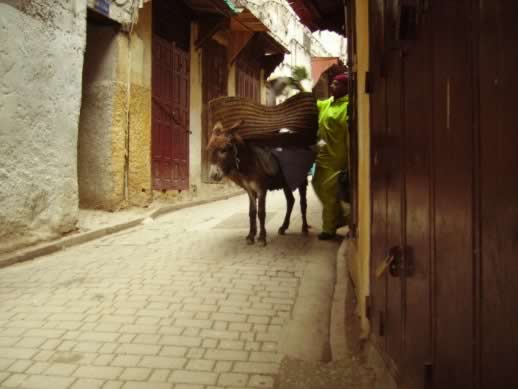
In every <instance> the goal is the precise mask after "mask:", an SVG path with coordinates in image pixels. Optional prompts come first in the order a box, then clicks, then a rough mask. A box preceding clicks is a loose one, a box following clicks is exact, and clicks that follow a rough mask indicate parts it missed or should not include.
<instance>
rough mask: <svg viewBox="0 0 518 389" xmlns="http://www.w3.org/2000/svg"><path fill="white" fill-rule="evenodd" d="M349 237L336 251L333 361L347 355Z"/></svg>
mask: <svg viewBox="0 0 518 389" xmlns="http://www.w3.org/2000/svg"><path fill="white" fill-rule="evenodd" d="M347 244H348V242H347V239H344V240H342V243H341V244H340V248H339V249H338V252H337V253H336V278H335V280H336V281H335V287H334V293H333V302H332V306H331V320H330V329H329V342H330V344H331V356H332V360H333V361H337V360H341V359H344V358H346V357H347V342H346V339H345V318H346V312H345V299H346V297H347V282H348V281H347V277H348V274H347V269H346V264H345V256H346V251H347Z"/></svg>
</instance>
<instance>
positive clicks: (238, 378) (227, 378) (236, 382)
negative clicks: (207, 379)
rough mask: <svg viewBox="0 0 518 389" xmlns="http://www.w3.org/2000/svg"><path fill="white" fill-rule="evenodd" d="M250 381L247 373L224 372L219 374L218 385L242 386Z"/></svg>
mask: <svg viewBox="0 0 518 389" xmlns="http://www.w3.org/2000/svg"><path fill="white" fill-rule="evenodd" d="M247 382H248V375H247V374H236V373H224V374H221V375H220V376H219V379H218V385H221V386H242V387H245V386H246V383H247Z"/></svg>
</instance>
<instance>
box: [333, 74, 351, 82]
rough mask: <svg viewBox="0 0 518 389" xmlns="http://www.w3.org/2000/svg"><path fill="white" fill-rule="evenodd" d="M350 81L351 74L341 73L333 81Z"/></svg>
mask: <svg viewBox="0 0 518 389" xmlns="http://www.w3.org/2000/svg"><path fill="white" fill-rule="evenodd" d="M347 80H349V73H340V74H337V75H336V76H335V78H333V81H339V82H347Z"/></svg>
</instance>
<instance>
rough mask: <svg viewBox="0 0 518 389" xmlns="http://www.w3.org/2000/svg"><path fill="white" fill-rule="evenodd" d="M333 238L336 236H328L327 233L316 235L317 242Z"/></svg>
mask: <svg viewBox="0 0 518 389" xmlns="http://www.w3.org/2000/svg"><path fill="white" fill-rule="evenodd" d="M335 236H336V234H330V233H329V232H321V233H320V234H319V235H318V239H319V240H331V239H334V238H335Z"/></svg>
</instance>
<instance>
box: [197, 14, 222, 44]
mask: <svg viewBox="0 0 518 389" xmlns="http://www.w3.org/2000/svg"><path fill="white" fill-rule="evenodd" d="M228 25H229V19H228V18H225V17H212V18H205V19H201V20H200V33H199V36H198V39H196V42H194V46H195V47H196V49H199V48H201V47H203V46H204V45H205V43H207V41H208V40H209V39H211V38H212V37H213V36H214V34H216V33H217V32H218V31H221V30H224V29H226V28H228Z"/></svg>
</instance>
